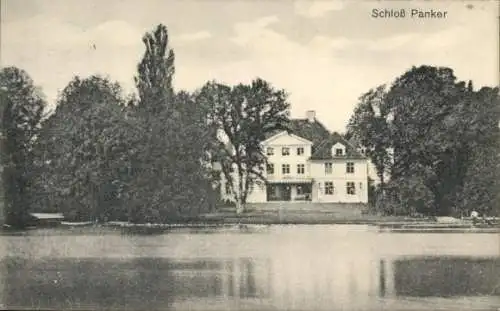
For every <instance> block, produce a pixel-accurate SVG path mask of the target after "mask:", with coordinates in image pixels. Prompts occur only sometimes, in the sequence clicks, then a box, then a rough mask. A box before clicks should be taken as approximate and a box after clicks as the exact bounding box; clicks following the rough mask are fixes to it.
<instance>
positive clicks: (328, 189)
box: [324, 181, 363, 195]
mask: <svg viewBox="0 0 500 311" xmlns="http://www.w3.org/2000/svg"><path fill="white" fill-rule="evenodd" d="M362 186H363V184H362V183H359V188H360V189H361V187H362ZM324 193H325V195H333V193H334V187H333V182H332V181H326V182H325V189H324ZM346 193H347V194H349V195H355V194H356V184H355V183H354V182H352V181H348V182H346Z"/></svg>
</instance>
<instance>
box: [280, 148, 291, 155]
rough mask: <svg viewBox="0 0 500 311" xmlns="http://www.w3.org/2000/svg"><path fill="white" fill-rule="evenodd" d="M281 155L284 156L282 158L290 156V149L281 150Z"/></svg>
mask: <svg viewBox="0 0 500 311" xmlns="http://www.w3.org/2000/svg"><path fill="white" fill-rule="evenodd" d="M281 155H284V156H288V155H290V148H288V147H283V148H281Z"/></svg>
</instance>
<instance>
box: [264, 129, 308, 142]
mask: <svg viewBox="0 0 500 311" xmlns="http://www.w3.org/2000/svg"><path fill="white" fill-rule="evenodd" d="M284 135H290V136H291V137H293V138H295V139H297V140H299V141H301V142H302V143H304V144H312V143H313V142H312V141H310V140H307V139H305V138H303V137H300V136H297V135H295V134H293V133H290V132H288V131H281V132H279V133H277V134H276V135H274V136H271V137H269V138H267V139H266V140H264V141H263V142H262V143H263V144H268V143H270V142H272V141H273V140H276V139H278V138H280V137H281V136H284Z"/></svg>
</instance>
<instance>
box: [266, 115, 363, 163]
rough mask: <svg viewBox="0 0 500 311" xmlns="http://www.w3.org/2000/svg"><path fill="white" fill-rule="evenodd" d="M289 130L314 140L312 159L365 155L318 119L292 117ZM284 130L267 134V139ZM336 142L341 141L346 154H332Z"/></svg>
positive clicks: (359, 156) (291, 132)
mask: <svg viewBox="0 0 500 311" xmlns="http://www.w3.org/2000/svg"><path fill="white" fill-rule="evenodd" d="M287 128H288V132H289V133H290V134H294V135H297V136H299V137H302V138H305V139H307V140H309V141H312V143H313V146H312V156H311V160H328V159H334V158H335V159H341V158H359V159H364V158H365V157H364V156H363V155H362V154H361V153H359V152H358V151H357V150H356V148H355V147H354V146H353V145H352V144H351V143H349V142H348V141H347V140H346V139H345V138H344V137H343V136H342V135H340V134H339V133H336V132H334V133H330V132H329V131H328V129H327V128H326V127H325V126H324V125H323V124H321V122H319V121H318V120H316V119H315V120H314V122H310V121H309V120H308V119H291V120H290V123H288V126H287ZM282 131H283V130H276V131H273V132H272V133H268V135H266V139H268V138H270V137H272V136H274V135H276V134H278V133H281V132H282ZM336 143H341V144H343V145H344V146H345V147H346V154H345V155H343V156H332V151H331V150H332V147H333V145H335V144H336Z"/></svg>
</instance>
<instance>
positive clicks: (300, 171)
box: [297, 164, 306, 174]
mask: <svg viewBox="0 0 500 311" xmlns="http://www.w3.org/2000/svg"><path fill="white" fill-rule="evenodd" d="M305 171H306V166H305V165H304V164H297V174H304V173H305Z"/></svg>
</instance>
